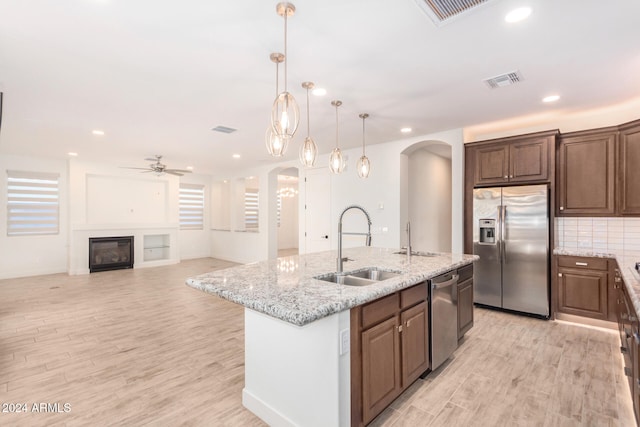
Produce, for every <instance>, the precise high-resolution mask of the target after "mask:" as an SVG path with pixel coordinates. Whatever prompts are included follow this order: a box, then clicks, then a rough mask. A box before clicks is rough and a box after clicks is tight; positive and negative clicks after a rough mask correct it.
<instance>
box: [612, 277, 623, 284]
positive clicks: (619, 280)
mask: <svg viewBox="0 0 640 427" xmlns="http://www.w3.org/2000/svg"><path fill="white" fill-rule="evenodd" d="M613 281H614V282H617V283H620V282H622V279H621V278H619V277H616V278H614V279H613Z"/></svg>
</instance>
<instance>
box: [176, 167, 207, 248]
mask: <svg viewBox="0 0 640 427" xmlns="http://www.w3.org/2000/svg"><path fill="white" fill-rule="evenodd" d="M180 183H185V184H199V185H203V186H204V220H203V223H204V224H203V228H202V230H180V232H179V239H180V252H179V253H180V259H193V258H204V257H208V256H209V254H210V252H211V232H210V229H211V215H208V214H207V213H208V212H211V211H212V210H211V193H212V191H211V177H210V176H209V175H199V174H185V175H184V176H181V177H180Z"/></svg>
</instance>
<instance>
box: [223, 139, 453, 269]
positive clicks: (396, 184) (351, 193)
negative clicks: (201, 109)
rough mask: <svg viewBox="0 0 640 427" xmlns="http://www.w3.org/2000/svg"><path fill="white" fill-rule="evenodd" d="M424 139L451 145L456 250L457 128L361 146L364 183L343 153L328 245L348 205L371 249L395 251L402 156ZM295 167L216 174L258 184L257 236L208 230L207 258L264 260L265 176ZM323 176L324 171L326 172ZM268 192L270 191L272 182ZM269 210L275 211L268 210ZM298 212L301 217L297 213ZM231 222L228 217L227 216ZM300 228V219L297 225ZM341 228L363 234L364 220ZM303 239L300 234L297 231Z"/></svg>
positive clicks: (352, 157)
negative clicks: (366, 166)
mask: <svg viewBox="0 0 640 427" xmlns="http://www.w3.org/2000/svg"><path fill="white" fill-rule="evenodd" d="M424 141H437V142H443V143H446V144H448V145H451V152H452V154H451V155H452V160H451V176H452V179H451V193H452V200H451V205H452V208H451V221H452V222H451V223H452V227H451V251H452V252H458V253H460V252H462V225H463V200H464V193H463V186H464V184H463V183H464V179H463V178H464V176H463V171H464V158H463V153H464V149H463V148H464V147H463V138H462V129H455V130H451V131H445V132H439V133H435V134H430V135H421V136H415V137H410V138H405V139H401V140H397V141H391V142H387V143H383V144H375V145H371V146H369V147H367V156H368V157H369V159H370V160H371V175H370V176H369V177H368V178H367V179H362V178H360V177H358V175H357V173H356V170H355V164H356V161H357V159H358V158H359V156H360V155H361V149H360V148H355V149H350V150H344V154H345V156H347V157H348V166H347V169H346V170H345V171H344V172H343V173H342V174H340V175H332V176H331V180H332V182H331V188H332V190H331V193H332V194H331V200H330V205H331V221H332V224H335V225H334V226H332V227H331V239H330V240H331V242H332V246H333V248H334V249H335V248H337V224H338V217H339V215H340V213H341V212H342V210H343V209H344V208H345V207H347V206H349V205H352V204H358V205H361V206H362V207H364V208H365V209H366V210H367V211H368V212H369V214H370V216H371V220H372V232H373V241H372V245H373V246H377V247H387V248H398V247H400V246H401V240H402V238H403V236H404V229H405V228H404V227H405V224H406V221H407V218H408V209H407V207H406V206H404V205H405V204H406V202H407V200H408V199H407V193H408V189H407V185H408V178H407V176H408V169H407V168H408V161H407V160H406V156H405V155H403V154H402V153H403V151H405V150H406V149H407V148H408V147H411V146H412V145H414V144H418V143H422V142H424ZM322 164H328V156H327V155H322V156H319V158H318V160H317V162H316V165H322ZM288 167H298V164H297V161H288V162H282V163H278V164H274V165H270V166H264V167H261V168H254V169H249V170H244V171H239V172H238V173H237V174H236V176H235V177H234V176H219V177H218V176H216V177H214V180H222V179H229V180H234V179H237V178H240V177H245V176H257V177H258V178H259V182H260V232H258V233H241V232H235V231H217V230H212V235H211V256H213V257H215V258H221V259H225V260H230V261H235V262H242V263H246V262H254V261H260V260H265V259H268V257H269V247H268V230H269V221H270V220H271V217H272V216H273V214H274V213H273V212H270V211H269V209H268V194H269V193H268V191H269V188H270V187H269V183H270V180H269V175H270V173H271V172H272V171H274V170H280V169H284V168H288ZM327 173H329V172H327ZM304 174H305V172H304V169H300V179H301V180H302V181H303V180H304ZM272 175H273V174H272ZM271 181H274V180H273V179H272V180H271ZM273 184H274V185H273V186H272V188H271V190H272V191H275V189H276V188H277V186H276V185H275V181H274V182H273ZM299 190H300V193H299V199H300V200H304V197H305V195H304V185H300V186H299ZM274 212H275V211H274ZM301 214H302V213H301ZM232 218H233V213H232ZM299 223H300V224H301V225H302V224H304V221H302V220H301V221H299ZM343 227H344V230H345V231H347V230H349V231H366V221H365V219H364V217H363V216H362V214H361V213H359V212H358V211H355V210H354V211H349V213H348V214H346V215H345V218H344V224H343ZM300 239H304V230H301V232H300ZM363 244H364V238H363V237H359V236H353V237H350V236H347V237H345V241H344V246H345V247H349V246H362V245H363Z"/></svg>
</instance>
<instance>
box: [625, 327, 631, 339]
mask: <svg viewBox="0 0 640 427" xmlns="http://www.w3.org/2000/svg"><path fill="white" fill-rule="evenodd" d="M624 335H625V336H626V337H627V338H631V331H629V330H628V329H627V328H624Z"/></svg>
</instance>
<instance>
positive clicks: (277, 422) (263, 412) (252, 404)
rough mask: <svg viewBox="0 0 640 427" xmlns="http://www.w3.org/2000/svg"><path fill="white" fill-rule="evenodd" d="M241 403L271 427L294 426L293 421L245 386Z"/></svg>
mask: <svg viewBox="0 0 640 427" xmlns="http://www.w3.org/2000/svg"><path fill="white" fill-rule="evenodd" d="M242 405H243V406H244V407H245V408H247V409H248V410H250V411H251V412H253V413H254V414H255V415H256V416H257V417H258V418H260V419H261V420H262V421H264V422H265V423H267V424H268V425H270V426H272V427H296V424H295V423H294V422H293V421H291V420H290V419H289V418H287V417H286V416H284V415H283V414H281V413H280V412H278V411H276V410H275V409H274V408H272V407H271V406H269V405H268V404H266V403H265V402H264V401H263V400H262V399H260V398H259V397H257V396H255V395H254V394H253V393H251V392H250V391H249V390H247V388H246V387H245V388H243V389H242Z"/></svg>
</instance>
